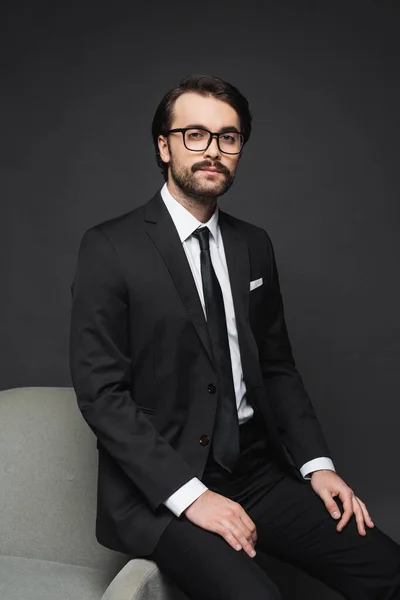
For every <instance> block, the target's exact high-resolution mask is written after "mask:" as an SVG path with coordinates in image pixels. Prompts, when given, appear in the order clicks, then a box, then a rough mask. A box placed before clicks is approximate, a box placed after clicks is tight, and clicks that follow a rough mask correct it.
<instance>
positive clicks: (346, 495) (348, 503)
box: [336, 490, 353, 531]
mask: <svg viewBox="0 0 400 600" xmlns="http://www.w3.org/2000/svg"><path fill="white" fill-rule="evenodd" d="M339 496H340V499H341V500H342V502H343V509H344V510H343V515H342V518H341V519H340V521H339V523H338V525H337V527H336V529H337V530H338V531H342V529H343V527H345V525H347V523H348V522H349V520H350V517H351V515H352V514H353V500H352V498H353V492H352V490H350V491H346V492H344V491H343V492H340V493H339Z"/></svg>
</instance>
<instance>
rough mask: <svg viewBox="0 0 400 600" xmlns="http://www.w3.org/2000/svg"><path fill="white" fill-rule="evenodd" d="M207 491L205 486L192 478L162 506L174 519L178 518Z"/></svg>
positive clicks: (195, 478)
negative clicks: (170, 512) (171, 513)
mask: <svg viewBox="0 0 400 600" xmlns="http://www.w3.org/2000/svg"><path fill="white" fill-rule="evenodd" d="M207 490H208V487H207V486H205V485H204V483H202V482H201V481H200V479H197V477H193V479H190V480H189V481H188V482H187V483H185V484H183V485H182V486H181V487H180V488H179V489H178V490H176V492H174V493H173V494H172V495H171V496H170V497H169V498H167V499H166V500H165V501H164V502H163V504H165V506H166V507H167V508H169V510H170V511H172V512H173V513H174V515H175V516H176V517H179V516H180V515H181V514H182V513H183V511H184V510H185V509H186V508H187V507H188V506H190V505H191V504H192V503H193V502H194V501H195V500H197V498H198V497H199V496H201V494H203V493H204V492H206V491H207Z"/></svg>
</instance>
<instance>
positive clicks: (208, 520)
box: [184, 490, 257, 558]
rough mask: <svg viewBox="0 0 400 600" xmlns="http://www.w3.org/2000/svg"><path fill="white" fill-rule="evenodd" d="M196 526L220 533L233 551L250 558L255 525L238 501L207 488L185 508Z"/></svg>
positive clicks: (253, 544) (254, 538)
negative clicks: (241, 551) (242, 552)
mask: <svg viewBox="0 0 400 600" xmlns="http://www.w3.org/2000/svg"><path fill="white" fill-rule="evenodd" d="M184 513H185V515H186V517H187V518H188V519H189V520H190V521H192V523H194V524H195V525H198V526H199V527H202V528H203V529H207V530H208V531H213V532H214V533H218V534H219V535H221V536H222V537H223V538H224V539H225V540H226V541H227V542H228V544H230V545H231V546H232V548H234V549H235V550H242V548H243V550H244V551H245V552H247V554H248V555H249V556H250V557H251V558H253V557H254V556H255V555H256V552H255V550H254V548H255V545H256V541H257V531H256V526H255V524H254V523H253V521H252V520H251V519H250V517H249V516H248V514H247V513H246V511H245V510H244V509H243V508H242V507H241V505H240V504H238V503H237V502H233V500H230V499H229V498H225V496H221V495H220V494H217V493H215V492H212V491H211V490H207V491H206V492H204V493H203V494H201V496H199V497H198V498H197V500H195V501H194V502H193V503H192V504H191V505H190V506H188V507H187V508H186V510H185V511H184Z"/></svg>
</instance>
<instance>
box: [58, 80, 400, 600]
mask: <svg viewBox="0 0 400 600" xmlns="http://www.w3.org/2000/svg"><path fill="white" fill-rule="evenodd" d="M152 132H153V141H154V144H155V148H156V153H157V160H158V164H159V166H160V167H161V169H162V172H163V174H164V179H165V184H164V186H163V188H162V189H161V191H158V192H157V193H156V194H155V196H154V197H153V198H152V199H151V200H149V201H148V202H146V203H145V204H143V205H141V206H139V207H138V208H136V209H134V210H132V211H130V212H128V213H126V214H124V215H121V216H118V217H116V218H113V219H111V220H108V221H106V222H103V223H100V224H98V225H97V226H94V227H92V228H90V229H88V230H87V231H86V232H85V234H84V235H83V238H82V241H81V246H80V250H79V257H78V262H77V267H76V272H75V277H74V282H73V302H72V318H71V336H70V342H71V343H70V362H71V375H72V380H73V384H74V387H75V390H76V394H77V399H78V403H79V407H80V409H81V411H82V414H83V416H84V418H85V419H86V421H87V423H88V424H89V426H90V427H91V428H92V430H93V431H94V433H95V434H96V436H97V438H98V449H99V484H98V518H97V538H98V540H99V542H100V543H101V544H104V545H105V546H107V547H109V548H113V549H115V550H119V551H121V552H125V553H128V554H130V555H132V556H143V557H145V556H146V557H148V558H150V559H153V560H155V561H156V562H157V564H158V565H159V567H160V569H161V570H162V571H163V572H164V573H166V574H167V575H168V576H169V577H170V578H171V579H172V580H173V581H175V582H176V584H177V585H178V586H179V587H180V588H181V589H182V590H183V591H184V592H185V593H186V594H187V596H188V597H189V598H191V599H194V600H197V599H199V600H200V599H204V598H207V599H208V600H209V599H218V600H221V599H222V600H225V599H226V600H249V599H250V598H251V600H261V599H263V600H276V599H278V598H281V595H280V592H279V590H278V589H277V587H276V585H275V584H274V583H273V581H272V580H271V579H270V577H269V576H268V574H267V573H265V572H264V570H263V569H262V568H261V567H260V566H259V564H258V563H257V561H256V560H254V557H255V551H256V549H257V550H260V551H263V552H266V553H270V554H272V555H275V556H277V557H279V558H280V559H283V560H285V561H287V562H290V563H292V564H295V565H297V566H298V567H300V568H302V569H303V570H305V571H306V572H308V573H310V574H311V575H313V576H315V577H317V578H319V579H321V580H322V581H324V582H325V583H327V584H328V585H329V586H331V587H332V588H334V589H336V590H338V591H339V592H341V593H342V594H343V595H344V597H345V598H348V599H352V600H363V599H371V600H372V599H374V600H378V599H379V600H394V599H399V598H400V546H399V545H398V544H396V543H395V542H394V541H393V540H392V539H390V538H389V537H388V536H387V535H386V534H384V533H383V532H382V531H381V530H380V529H379V528H378V527H375V526H374V524H373V523H372V521H371V517H370V515H369V513H368V510H367V508H366V506H365V504H364V502H362V500H361V499H360V498H358V497H357V496H355V494H354V493H353V491H352V489H351V488H350V487H349V486H348V485H347V484H346V483H345V482H344V481H343V480H342V479H341V478H340V477H339V475H338V474H337V473H336V472H335V469H334V465H333V463H332V460H331V458H330V453H329V450H328V447H327V444H326V441H325V439H324V436H323V433H322V430H321V428H320V425H319V423H318V421H317V418H316V415H315V412H314V410H313V407H312V405H311V402H310V400H309V397H308V395H307V393H306V390H305V388H304V385H303V382H302V379H301V376H300V374H299V372H298V371H297V369H296V366H295V362H294V359H293V355H292V350H291V345H290V341H289V338H288V334H287V329H286V325H285V319H284V309H283V302H282V297H281V293H280V287H279V278H278V271H277V265H276V261H275V256H274V251H273V247H272V243H271V240H270V238H269V236H268V234H267V233H266V231H265V230H264V229H263V228H261V227H257V226H255V225H252V224H250V223H247V222H245V221H242V220H240V219H237V218H235V217H233V216H231V215H229V214H228V213H226V212H224V211H222V210H220V209H219V207H218V198H219V196H221V195H222V194H224V193H225V192H226V191H227V190H228V189H229V187H230V186H231V185H232V183H233V180H234V177H235V173H236V169H237V167H238V163H239V160H240V157H241V153H242V151H243V146H244V144H245V143H246V142H247V141H248V139H249V136H250V132H251V114H250V111H249V106H248V102H247V100H246V99H245V98H244V97H243V96H242V94H241V93H240V92H239V91H238V90H237V89H236V88H235V87H234V86H232V85H230V84H229V83H227V82H225V81H223V80H221V79H219V78H216V77H210V76H202V75H200V76H192V77H188V78H186V79H184V80H182V81H181V82H180V84H179V86H178V87H177V88H174V89H173V90H171V91H170V92H168V93H167V94H166V96H165V97H164V98H163V100H162V102H161V103H160V105H159V107H158V109H157V111H156V114H155V117H154V120H153V128H152ZM334 497H337V499H338V500H339V501H340V504H339V502H337V501H335V500H334ZM341 513H342V514H341ZM335 519H339V521H335Z"/></svg>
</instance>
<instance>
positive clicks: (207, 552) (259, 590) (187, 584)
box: [147, 413, 400, 600]
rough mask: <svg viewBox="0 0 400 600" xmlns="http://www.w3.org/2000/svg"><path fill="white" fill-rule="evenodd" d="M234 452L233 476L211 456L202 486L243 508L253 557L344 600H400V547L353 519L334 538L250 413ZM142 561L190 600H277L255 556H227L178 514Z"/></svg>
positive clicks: (222, 546)
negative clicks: (298, 572)
mask: <svg viewBox="0 0 400 600" xmlns="http://www.w3.org/2000/svg"><path fill="white" fill-rule="evenodd" d="M240 451H241V452H240V458H239V461H238V463H237V465H236V467H235V470H234V472H233V473H229V472H227V471H226V470H225V469H222V468H221V467H220V466H219V465H218V464H217V463H215V462H214V461H213V458H212V453H211V452H210V458H209V460H208V462H207V465H206V469H205V472H204V476H203V478H202V480H203V482H204V483H205V485H207V486H208V487H209V488H210V489H211V490H212V491H215V492H217V493H220V494H222V495H223V496H226V497H228V498H230V499H232V500H234V501H235V502H238V503H240V504H241V506H243V508H244V510H245V511H246V512H247V513H248V515H249V516H250V518H251V519H252V520H253V521H254V523H255V525H256V528H257V535H258V539H257V544H256V552H257V553H259V552H261V553H266V554H269V555H272V556H275V557H277V558H278V559H281V560H283V561H285V562H288V563H291V564H293V565H294V566H296V567H298V568H300V569H302V570H304V571H305V572H307V573H308V574H310V575H311V576H313V577H315V578H317V579H320V580H321V581H323V582H324V583H326V584H327V585H328V586H329V587H331V588H332V589H334V590H337V591H338V592H339V593H340V594H342V596H343V598H346V599H347V600H400V546H399V544H397V543H396V542H395V541H394V540H392V539H391V538H390V537H389V536H388V535H386V534H385V533H384V532H383V531H382V530H380V529H379V527H378V526H376V525H375V527H374V528H373V529H370V528H368V527H366V536H361V535H360V534H359V533H358V530H357V524H356V520H355V517H354V515H353V516H352V517H351V519H350V521H349V523H348V524H347V525H346V526H345V527H344V529H343V530H342V531H341V532H338V531H337V530H336V525H337V521H336V520H335V519H333V518H332V517H331V516H330V514H329V513H328V512H327V510H326V508H325V505H324V503H323V502H322V500H321V499H320V498H319V496H318V495H317V494H316V493H315V492H314V490H313V489H312V487H311V485H310V483H309V482H308V481H304V482H302V481H300V480H299V479H297V478H295V477H294V476H293V474H292V473H291V472H290V469H289V468H287V467H286V466H285V465H284V464H282V463H280V462H279V458H278V457H277V456H276V455H275V453H274V451H273V448H272V447H271V446H270V444H269V443H268V435H267V431H266V429H265V427H264V425H263V423H262V422H261V419H259V418H258V416H257V413H255V415H254V417H253V418H252V419H251V420H250V421H248V422H247V423H245V424H244V425H241V426H240ZM336 501H337V503H338V505H339V508H340V510H341V512H343V506H342V504H341V501H340V500H339V499H338V498H336ZM147 558H150V559H152V560H154V561H155V562H156V563H157V564H158V566H159V568H160V570H161V571H162V572H163V573H164V574H165V575H166V576H167V577H168V578H170V579H171V580H172V581H173V582H175V584H176V585H177V586H178V587H179V588H180V589H181V590H182V591H183V592H184V593H185V594H186V595H187V596H188V598H190V599H191V600H282V599H283V596H282V594H281V592H280V590H279V589H278V587H277V585H276V584H275V583H274V581H273V579H272V578H271V577H270V576H269V574H268V573H266V572H265V571H264V570H263V568H262V566H261V565H259V564H258V562H257V558H258V555H256V557H255V558H253V559H252V558H250V557H249V556H248V555H247V554H246V553H245V552H244V551H243V550H241V551H237V550H234V549H233V548H232V547H231V546H230V545H229V544H228V543H227V542H226V541H225V540H224V539H223V538H222V537H221V536H220V535H218V534H216V533H213V532H210V531H207V530H205V529H203V528H201V527H198V526H196V525H194V524H193V523H192V522H191V521H189V519H188V518H187V517H186V516H185V515H184V514H183V515H181V516H180V517H179V518H177V517H176V518H174V519H173V520H172V521H171V523H170V524H169V526H168V527H167V528H166V530H165V532H164V533H163V535H162V536H161V539H160V541H159V543H158V545H157V547H156V549H155V551H154V553H153V554H152V555H150V556H148V557H147ZM285 600H286V599H285ZM287 600H289V599H287ZM290 600H292V599H290ZM321 600H322V599H321Z"/></svg>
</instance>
